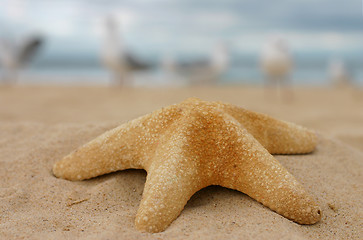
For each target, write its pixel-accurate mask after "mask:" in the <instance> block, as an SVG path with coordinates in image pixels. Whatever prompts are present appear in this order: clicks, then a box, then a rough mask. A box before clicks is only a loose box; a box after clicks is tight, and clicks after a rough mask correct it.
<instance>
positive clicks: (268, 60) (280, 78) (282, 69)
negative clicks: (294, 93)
mask: <svg viewBox="0 0 363 240" xmlns="http://www.w3.org/2000/svg"><path fill="white" fill-rule="evenodd" d="M260 63H261V69H262V71H263V73H264V74H265V76H266V81H267V82H266V84H267V85H268V86H271V85H278V84H279V85H281V86H282V85H283V86H284V87H286V86H287V85H288V83H289V74H290V73H291V71H292V68H293V60H292V56H291V54H290V50H289V46H288V44H287V42H286V41H285V40H284V39H283V38H281V37H273V38H271V40H270V41H269V42H268V43H267V44H266V45H265V47H264V48H263V51H262V54H261V62H260ZM289 95H290V94H289ZM289 97H291V95H290V96H289Z"/></svg>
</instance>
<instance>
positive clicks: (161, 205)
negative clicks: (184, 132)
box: [135, 136, 208, 232]
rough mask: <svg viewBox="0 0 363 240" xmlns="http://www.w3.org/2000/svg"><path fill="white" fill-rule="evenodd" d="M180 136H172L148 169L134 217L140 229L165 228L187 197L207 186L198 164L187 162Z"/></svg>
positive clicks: (179, 210)
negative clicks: (181, 146)
mask: <svg viewBox="0 0 363 240" xmlns="http://www.w3.org/2000/svg"><path fill="white" fill-rule="evenodd" d="M180 139H181V138H178V136H174V137H173V138H172V139H171V141H170V144H166V145H163V146H162V147H161V149H159V151H157V153H156V155H155V157H154V159H153V162H152V164H151V165H150V166H149V167H148V168H147V172H148V174H147V179H146V183H145V188H144V192H143V197H142V200H141V203H140V207H139V210H138V212H137V215H136V219H135V225H136V227H137V228H138V229H139V230H140V231H146V232H160V231H163V230H165V229H166V228H167V227H168V226H169V225H170V224H171V223H172V222H173V221H174V220H175V219H176V218H177V217H178V216H179V214H180V213H181V211H182V210H183V209H184V206H185V205H186V204H187V202H188V200H189V199H190V197H191V196H192V195H193V194H194V193H195V192H197V191H198V190H200V189H201V188H203V187H205V186H206V185H208V184H207V182H208V181H206V180H205V179H204V178H203V176H201V169H200V166H199V165H198V163H197V162H193V161H190V159H189V157H188V155H185V154H184V153H183V152H182V151H181V150H180V149H181V148H180V146H178V144H179V143H180V142H181V141H182V140H180ZM179 145H180V144H179Z"/></svg>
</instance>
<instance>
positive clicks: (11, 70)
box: [0, 35, 43, 84]
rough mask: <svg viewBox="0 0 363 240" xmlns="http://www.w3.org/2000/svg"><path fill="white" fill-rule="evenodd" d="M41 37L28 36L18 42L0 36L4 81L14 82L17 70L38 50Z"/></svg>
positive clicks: (0, 58) (0, 60) (0, 61)
mask: <svg viewBox="0 0 363 240" xmlns="http://www.w3.org/2000/svg"><path fill="white" fill-rule="evenodd" d="M42 44H43V39H42V38H41V37H40V36H35V35H34V36H29V37H25V38H23V39H20V41H19V42H17V41H14V40H13V39H10V38H4V37H0V65H1V66H2V67H3V70H4V75H5V77H4V79H3V81H4V82H5V83H8V84H10V83H12V82H16V80H17V73H18V70H19V69H21V68H23V67H25V66H26V65H27V64H28V63H29V62H30V61H31V60H32V59H33V58H34V56H35V55H36V53H37V52H38V51H39V49H40V47H41V45H42Z"/></svg>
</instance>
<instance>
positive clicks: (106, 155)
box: [53, 105, 182, 180]
mask: <svg viewBox="0 0 363 240" xmlns="http://www.w3.org/2000/svg"><path fill="white" fill-rule="evenodd" d="M181 112H182V110H181V109H180V108H179V107H178V106H176V105H171V106H169V107H167V108H164V109H160V110H158V111H156V112H154V113H153V114H148V115H145V116H143V117H140V118H137V119H135V120H133V121H131V122H128V123H125V124H122V125H120V126H119V127H116V128H114V129H111V130H109V131H107V132H106V133H104V134H102V135H101V136H99V137H97V138H96V139H94V140H92V141H91V142H89V143H87V144H85V145H83V146H82V147H80V148H79V149H77V150H76V151H74V152H72V153H70V154H69V155H68V156H66V157H64V158H63V159H62V160H61V161H59V162H57V163H56V164H55V165H54V166H53V173H54V175H55V176H57V177H61V178H64V179H68V180H84V179H89V178H93V177H97V176H99V175H103V174H107V173H110V172H114V171H118V170H123V169H128V168H135V169H139V168H144V165H145V163H146V162H148V161H149V159H150V156H152V155H153V152H154V151H155V149H156V147H157V145H158V141H159V138H160V136H161V135H163V132H164V131H165V129H167V127H168V126H169V125H170V124H172V123H173V121H175V120H176V119H178V116H179V115H180V113H181Z"/></svg>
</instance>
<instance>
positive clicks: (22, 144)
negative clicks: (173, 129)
mask: <svg viewBox="0 0 363 240" xmlns="http://www.w3.org/2000/svg"><path fill="white" fill-rule="evenodd" d="M294 93H295V95H294V100H293V101H292V102H288V103H287V102H284V101H282V100H281V99H280V98H278V97H277V96H273V95H272V96H269V98H266V96H265V95H264V91H263V89H259V88H254V87H220V88H182V89H110V88H103V87H73V88H70V87H55V86H53V87H50V86H48V87H36V86H26V87H25V86H24V87H7V88H0V143H1V144H0V166H1V168H0V177H1V180H2V181H1V182H0V199H1V201H0V211H1V214H0V238H1V239H21V238H27V239H43V238H44V239H74V238H77V239H222V238H226V239H242V238H243V239H360V238H362V237H363V230H362V229H363V226H362V225H363V220H362V219H363V207H362V206H363V202H362V196H363V177H362V172H363V171H362V170H363V93H362V92H360V93H359V92H357V91H352V90H350V89H341V90H339V89H323V88H299V89H295V91H294ZM192 96H193V97H199V98H201V99H203V100H211V101H215V100H220V101H225V102H230V103H232V104H235V105H238V106H241V107H244V108H247V109H250V110H253V111H257V112H262V113H266V114H269V115H271V116H273V117H276V118H278V119H282V120H287V121H291V122H294V123H297V124H300V125H303V126H306V127H308V128H311V129H315V130H316V131H317V132H318V135H319V140H318V146H317V149H316V150H315V151H314V152H313V153H311V154H306V155H276V158H277V159H278V160H279V161H280V162H281V163H282V165H284V166H285V167H286V168H287V170H288V171H289V172H291V173H292V174H293V175H294V176H295V177H296V178H297V180H298V181H300V182H301V183H302V184H303V186H304V187H305V188H306V190H307V191H308V192H309V193H310V194H312V195H313V196H314V197H315V198H316V200H317V202H318V203H319V205H320V207H321V209H322V213H323V217H322V220H321V221H320V222H319V223H317V224H315V225H299V224H296V223H294V222H292V221H290V220H288V219H286V218H284V217H282V216H280V215H279V214H277V213H275V212H273V211H271V210H270V209H268V208H266V207H264V206H263V205H262V204H260V203H258V202H257V201H255V200H253V199H251V198H250V197H248V196H247V195H245V194H243V193H240V192H238V191H233V190H230V189H227V188H222V187H218V186H211V187H208V188H205V189H202V190H201V191H199V192H197V193H196V194H195V195H194V196H193V197H192V198H191V199H190V200H189V202H188V204H187V205H186V207H185V209H184V210H183V212H182V213H181V215H180V216H179V217H178V218H177V219H176V220H175V221H174V222H173V223H172V224H171V225H170V226H169V227H168V228H167V229H166V230H165V231H164V232H161V233H156V234H150V233H141V232H139V231H137V230H136V229H135V227H134V220H135V215H136V211H137V209H138V206H139V203H140V200H141V196H142V191H143V187H144V183H145V178H146V172H145V171H141V170H126V171H120V172H116V173H112V174H108V175H105V176H101V177H98V178H95V179H91V180H87V181H82V182H71V181H66V180H63V179H58V178H55V177H54V176H53V175H52V172H51V169H52V166H53V164H54V163H55V162H56V161H58V160H60V159H61V158H62V157H64V156H65V155H67V154H68V153H70V152H71V151H73V150H74V149H76V148H77V147H79V146H80V145H82V144H84V143H86V142H88V141H90V140H92V139H93V138H95V137H97V136H98V135H99V134H101V133H103V132H104V131H106V130H108V129H111V128H113V127H116V126H118V125H119V124H121V123H124V122H126V121H129V120H132V119H134V118H136V117H138V116H141V115H144V114H147V113H150V112H152V111H154V110H156V109H158V108H160V107H163V106H168V105H170V104H173V103H178V102H180V101H182V100H184V99H185V98H187V97H192Z"/></svg>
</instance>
